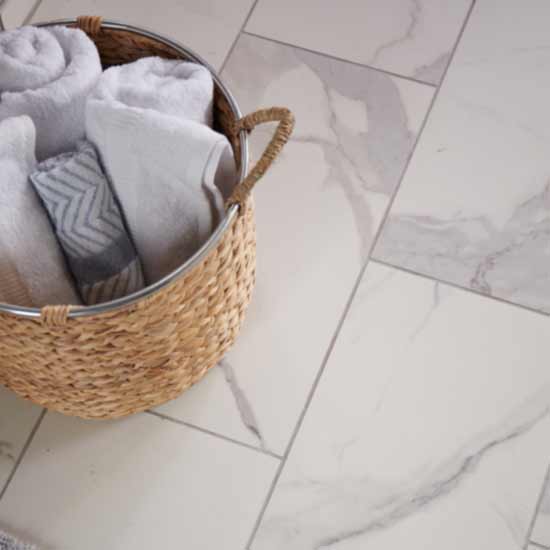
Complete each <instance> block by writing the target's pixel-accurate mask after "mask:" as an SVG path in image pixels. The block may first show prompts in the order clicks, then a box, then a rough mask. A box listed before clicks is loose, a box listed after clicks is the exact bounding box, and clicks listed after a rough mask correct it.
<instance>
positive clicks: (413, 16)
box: [370, 0, 422, 65]
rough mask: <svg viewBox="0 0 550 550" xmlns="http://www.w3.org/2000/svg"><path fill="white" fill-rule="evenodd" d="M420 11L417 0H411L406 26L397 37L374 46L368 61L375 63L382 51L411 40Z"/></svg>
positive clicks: (419, 4)
mask: <svg viewBox="0 0 550 550" xmlns="http://www.w3.org/2000/svg"><path fill="white" fill-rule="evenodd" d="M421 13H422V5H421V3H420V2H419V0H412V1H411V5H410V8H409V13H408V15H409V22H408V24H407V27H406V28H405V32H404V33H403V34H402V35H401V36H398V37H397V38H394V39H393V40H390V41H389V42H386V43H384V44H381V45H380V46H378V48H376V50H375V51H374V53H373V54H372V57H371V59H370V63H371V64H373V65H375V64H376V63H378V61H379V60H380V57H381V56H382V54H383V53H384V52H386V51H387V50H390V49H393V48H394V47H395V46H403V44H404V43H405V42H408V41H409V40H412V39H413V38H414V33H415V30H416V27H417V26H418V21H419V19H420V16H421Z"/></svg>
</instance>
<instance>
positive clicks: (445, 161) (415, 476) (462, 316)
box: [0, 0, 550, 550]
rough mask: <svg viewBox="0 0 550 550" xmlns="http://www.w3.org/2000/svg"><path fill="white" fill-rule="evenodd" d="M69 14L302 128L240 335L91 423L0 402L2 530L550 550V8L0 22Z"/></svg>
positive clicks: (22, 12)
mask: <svg viewBox="0 0 550 550" xmlns="http://www.w3.org/2000/svg"><path fill="white" fill-rule="evenodd" d="M14 1H15V0H7V2H8V4H7V5H9V3H10V2H11V3H13V2H14ZM31 7H32V11H31ZM0 9H1V8H0ZM11 9H12V10H13V6H12V7H11ZM6 13H7V12H6ZM84 13H86V14H100V15H104V16H105V17H110V18H113V19H118V20H125V21H128V22H131V23H134V24H137V25H143V26H145V27H150V28H153V29H155V30H157V31H159V32H161V33H164V34H167V35H170V36H172V37H174V38H176V39H177V40H179V41H181V42H183V43H185V44H187V45H188V46H190V47H191V48H193V49H195V50H196V51H198V52H199V53H201V54H202V55H203V56H204V57H206V59H207V60H208V61H210V62H211V63H212V65H213V66H214V67H215V68H216V70H219V71H221V76H222V78H223V80H224V81H225V82H226V83H227V84H228V86H229V87H230V88H231V89H232V90H233V92H234V94H235V96H236V98H237V101H238V102H239V105H240V106H241V109H242V110H243V111H244V112H250V111H253V110H254V109H257V108H260V107H263V106H270V105H285V106H288V107H290V108H291V109H292V110H293V111H294V112H295V114H296V117H297V126H296V132H295V134H294V136H293V138H292V140H291V142H290V143H289V145H288V147H287V148H286V149H285V151H284V154H283V155H282V158H281V159H280V160H279V161H278V162H277V163H276V165H275V166H274V168H273V169H272V170H271V171H270V172H269V174H268V175H267V176H266V177H265V178H264V180H263V181H262V182H261V183H260V185H259V186H258V188H257V190H256V191H255V199H256V204H257V225H258V282H257V288H256V291H255V295H254V300H253V303H252V306H251V308H250V311H249V315H248V318H247V321H246V323H245V326H244V328H243V331H242V333H241V335H240V338H239V341H238V342H237V343H236V345H235V346H234V348H233V349H232V350H231V351H230V352H229V354H228V355H227V357H226V358H225V359H224V360H223V361H221V362H220V364H219V365H218V366H217V367H215V368H214V369H213V370H212V371H211V372H210V373H209V374H208V375H207V376H206V378H205V379H204V380H203V381H201V382H200V383H199V384H197V385H196V386H195V387H193V388H192V389H191V390H189V391H188V392H186V393H185V394H184V395H182V396H181V397H180V398H178V399H176V400H174V401H172V402H170V403H167V404H165V405H163V406H161V407H158V408H157V409H156V410H154V411H149V412H147V413H143V414H139V415H136V416H134V417H132V418H127V419H123V420H118V421H112V422H99V423H96V422H86V421H82V420H78V419H74V418H66V417H63V416H61V415H58V414H56V413H52V412H45V411H42V410H41V409H40V408H39V407H35V406H33V405H30V404H28V403H26V402H23V401H22V400H20V399H19V398H17V397H15V396H13V395H11V394H10V393H9V392H8V391H6V390H0V529H2V528H3V529H9V530H11V531H12V532H14V533H15V534H17V535H18V536H20V537H21V538H24V539H25V540H28V541H30V542H34V543H36V544H38V545H39V546H40V548H42V549H44V550H49V549H51V550H88V549H92V548H93V549H95V548H98V547H106V548H109V549H112V550H128V549H130V548H131V549H132V550H141V549H146V548H151V547H176V548H179V547H181V548H189V549H192V550H196V549H200V550H202V549H205V550H214V549H218V548H223V549H228V550H279V549H281V550H282V549H284V550H327V549H331V550H371V549H372V550H386V549H388V550H395V549H396V548H407V549H410V550H458V549H460V550H462V549H464V548H468V549H469V550H470V549H473V550H496V549H498V550H512V549H515V550H536V549H539V550H540V549H542V550H544V549H547V550H548V549H550V482H549V476H548V471H549V470H548V468H549V465H550V360H549V357H550V319H549V318H548V313H550V276H549V275H548V273H549V271H548V264H549V260H550V246H549V245H548V244H547V241H546V239H547V238H549V236H550V231H549V229H548V227H550V226H549V223H550V222H549V220H550V198H549V197H550V195H549V191H548V181H549V178H550V156H549V155H548V154H547V152H548V148H549V147H550V138H549V133H548V128H549V127H550V124H549V122H550V108H549V106H548V101H547V96H548V94H547V93H546V92H547V90H548V87H549V86H550V35H548V33H547V32H546V31H547V26H548V25H547V21H548V20H549V19H550V4H548V2H546V1H545V0H524V1H523V2H521V1H520V0H475V1H473V2H472V1H471V0H458V1H455V2H439V1H437V0H389V1H386V0H367V1H362V0H350V1H349V2H346V3H337V2H329V1H328V0H321V1H317V2H314V1H313V0H303V1H301V2H290V1H289V0H257V1H254V0H235V1H234V2H231V3H229V2H224V1H223V0H208V1H207V2H204V1H200V0H181V1H176V0H158V1H157V2H155V3H150V2H146V1H145V0H133V1H132V2H130V1H129V0H121V1H120V2H112V1H109V2H108V1H107V0H74V1H73V0H71V1H69V0H42V1H41V2H38V3H37V4H33V5H32V6H29V7H27V8H24V7H22V4H20V5H19V7H18V10H16V11H12V12H10V15H9V17H8V18H6V17H5V18H4V19H5V21H6V20H7V19H8V21H7V26H8V27H13V26H17V25H18V24H21V23H22V22H23V21H24V20H25V19H28V18H31V19H32V21H44V20H51V19H57V18H61V17H71V16H75V15H78V14H84ZM12 14H16V15H12ZM269 132H270V129H269V128H264V129H262V130H260V131H257V132H255V133H254V134H253V136H252V139H251V152H252V156H253V157H257V156H258V155H259V154H260V152H261V151H262V148H263V147H264V146H265V144H266V143H267V140H268V139H269V137H270V133H269Z"/></svg>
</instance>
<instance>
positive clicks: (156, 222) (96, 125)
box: [86, 62, 235, 283]
mask: <svg viewBox="0 0 550 550" xmlns="http://www.w3.org/2000/svg"><path fill="white" fill-rule="evenodd" d="M138 63H140V62H137V63H136V64H138ZM170 65H173V62H170ZM180 65H183V66H184V67H187V68H189V63H181V62H180ZM175 69H177V67H175V66H174V72H176V70H175ZM204 70H206V69H204ZM204 70H203V69H202V68H201V71H199V74H201V78H203V71H204ZM111 71H113V72H114V71H116V72H117V73H118V75H120V70H119V68H112V69H108V70H107V71H105V73H104V76H103V77H102V78H101V79H100V83H99V85H98V86H97V88H96V89H95V90H94V92H93V93H92V95H91V96H90V98H89V99H88V103H87V108H86V132H87V137H88V139H89V140H90V141H92V142H93V143H94V144H95V146H96V147H97V149H98V151H99V153H100V156H101V159H102V162H103V166H104V168H105V170H106V172H107V174H108V175H109V177H110V179H111V182H112V184H113V188H114V190H115V193H116V194H117V196H118V199H119V201H120V204H121V206H122V209H123V211H124V214H125V217H126V221H127V224H128V228H129V230H130V233H131V234H132V236H133V240H134V243H135V245H136V248H137V251H138V254H139V256H140V258H141V261H142V265H143V269H144V272H145V278H146V281H147V282H148V283H152V282H154V281H157V280H158V279H160V278H162V277H163V276H164V275H167V274H168V273H170V272H171V271H173V270H174V269H176V268H177V267H179V266H181V265H182V264H183V263H184V262H185V261H186V260H187V259H188V258H190V257H191V256H192V255H193V254H194V253H195V252H197V250H198V249H199V248H200V247H201V245H203V244H204V243H205V242H206V240H207V239H208V237H209V236H210V235H211V234H212V232H213V231H214V229H215V227H216V226H217V224H218V223H219V222H220V220H221V218H222V217H223V215H224V205H223V197H222V193H221V192H220V189H221V188H227V187H228V185H227V182H226V181H224V180H228V179H229V180H231V182H233V180H234V178H235V161H234V158H233V155H232V152H231V146H230V144H229V142H228V140H227V138H226V137H225V136H223V135H222V134H219V133H217V132H215V131H214V130H212V129H211V128H209V127H208V126H206V125H205V124H200V123H198V122H196V121H195V120H197V119H198V118H200V119H203V118H204V109H203V108H202V107H201V108H200V109H199V110H198V111H197V113H198V114H197V113H196V115H195V117H194V119H195V120H186V119H185V116H189V117H192V116H193V108H192V106H193V105H195V104H196V102H195V99H194V98H195V96H194V95H193V94H191V95H193V100H191V101H190V103H188V104H186V99H188V98H189V97H190V95H186V94H185V93H181V95H180V96H178V93H180V91H179V89H178V86H176V85H175V84H174V82H173V81H174V77H173V75H172V73H170V75H168V76H166V77H164V78H165V79H166V82H163V77H159V76H158V74H157V75H156V77H155V78H152V79H147V77H145V80H146V82H148V83H147V84H146V86H145V87H141V86H140V80H130V79H128V78H124V79H122V78H120V80H119V83H120V85H121V87H123V88H124V89H128V90H129V89H130V88H135V89H136V90H138V89H139V91H135V92H132V93H131V94H130V96H125V95H124V94H119V93H118V89H117V88H116V86H114V87H113V82H115V80H116V78H119V77H113V76H112V74H111ZM136 74H138V75H142V73H141V72H136ZM187 74H189V75H193V74H194V73H193V72H188V73H187ZM157 77H158V79H159V82H158V87H156V86H153V85H151V83H150V82H149V80H153V81H155V80H156V78H157ZM139 78H141V76H140V77H139ZM190 78H193V77H192V76H191V77H190ZM210 78H211V77H210ZM105 82H107V84H105ZM172 84H174V85H173V86H172ZM190 88H193V86H190ZM123 96H124V97H123ZM159 96H160V97H159ZM127 97H130V99H128V101H130V102H131V103H132V105H131V106H129V105H126V104H124V103H123V102H122V99H124V98H127ZM178 98H179V100H180V101H181V102H182V104H181V105H178ZM210 102H211V98H209V100H208V101H207V102H204V104H206V103H210ZM170 104H174V106H175V109H174V112H173V116H171V115H170V114H169V112H168V111H170V108H169V105H170ZM184 115H185V116H184Z"/></svg>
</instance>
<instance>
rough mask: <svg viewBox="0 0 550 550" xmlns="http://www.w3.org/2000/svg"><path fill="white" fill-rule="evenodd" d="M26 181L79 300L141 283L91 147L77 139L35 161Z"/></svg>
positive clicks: (111, 295) (103, 297) (117, 293)
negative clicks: (68, 149)
mask: <svg viewBox="0 0 550 550" xmlns="http://www.w3.org/2000/svg"><path fill="white" fill-rule="evenodd" d="M31 181H32V183H33V184H34V187H35V189H36V191H37V192H38V194H39V195H40V197H41V198H42V201H43V203H44V205H45V206H46V208H47V210H48V213H49V215H50V219H51V221H52V224H53V226H54V228H55V231H56V234H57V237H58V239H59V242H60V244H61V246H62V248H63V250H64V251H65V255H66V256H67V259H68V261H69V266H70V268H71V270H72V273H73V276H74V278H75V279H76V283H77V286H78V288H79V290H80V294H81V296H82V298H83V300H84V303H85V304H87V305H93V304H98V303H101V302H107V301H110V300H115V299H116V298H121V297H122V296H126V295H127V294H131V293H132V292H136V291H137V290H140V289H141V288H143V287H144V281H143V273H142V270H141V264H140V261H139V258H138V257H137V254H136V251H135V248H134V245H133V244H132V241H131V240H130V238H129V236H128V233H127V231H126V228H125V226H124V222H123V219H122V216H121V213H120V210H119V208H118V205H117V203H116V200H115V198H114V196H113V193H112V192H111V188H110V186H109V183H108V182H107V180H106V178H105V176H104V174H103V172H102V169H101V165H100V163H99V160H98V158H97V154H96V152H95V149H94V147H93V145H91V144H90V143H88V142H86V141H83V142H80V143H79V144H78V151H77V152H74V153H63V154H61V155H59V156H57V157H53V158H51V159H48V160H46V161H44V162H42V163H40V164H39V165H38V167H37V170H36V171H35V172H34V173H33V174H32V175H31Z"/></svg>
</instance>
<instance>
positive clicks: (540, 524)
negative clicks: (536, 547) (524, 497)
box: [531, 477, 550, 547]
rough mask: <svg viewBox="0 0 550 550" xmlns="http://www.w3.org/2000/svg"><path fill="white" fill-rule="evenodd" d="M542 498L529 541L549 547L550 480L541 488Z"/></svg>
mask: <svg viewBox="0 0 550 550" xmlns="http://www.w3.org/2000/svg"><path fill="white" fill-rule="evenodd" d="M542 490H543V493H542V498H541V501H540V505H539V508H538V510H537V517H536V518H535V523H534V525H533V531H532V533H531V541H533V542H536V543H538V544H541V545H544V546H547V547H550V478H549V477H547V479H546V483H545V486H544V487H543V489H542Z"/></svg>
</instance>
